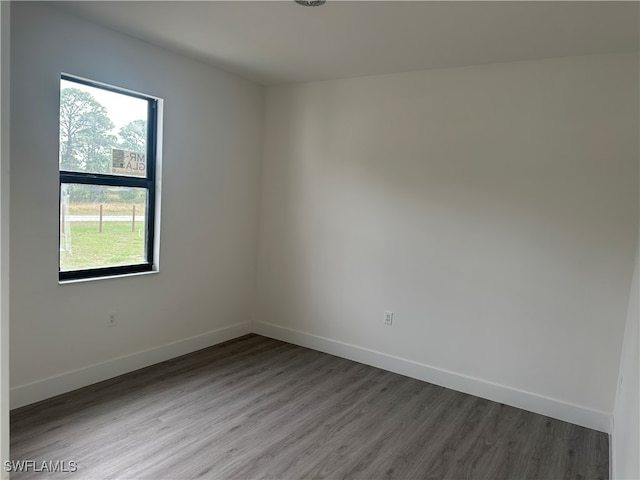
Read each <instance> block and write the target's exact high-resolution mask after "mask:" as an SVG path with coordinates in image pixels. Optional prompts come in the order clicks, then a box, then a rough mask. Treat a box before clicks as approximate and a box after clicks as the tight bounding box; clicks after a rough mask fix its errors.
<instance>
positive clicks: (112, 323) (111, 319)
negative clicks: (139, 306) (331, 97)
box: [107, 312, 117, 327]
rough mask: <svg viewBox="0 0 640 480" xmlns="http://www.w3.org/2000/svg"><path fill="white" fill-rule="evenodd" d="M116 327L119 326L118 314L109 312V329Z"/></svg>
mask: <svg viewBox="0 0 640 480" xmlns="http://www.w3.org/2000/svg"><path fill="white" fill-rule="evenodd" d="M116 325H117V322H116V312H109V318H108V319H107V327H115V326H116Z"/></svg>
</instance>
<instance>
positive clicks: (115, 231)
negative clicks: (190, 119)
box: [59, 75, 158, 280]
mask: <svg viewBox="0 0 640 480" xmlns="http://www.w3.org/2000/svg"><path fill="white" fill-rule="evenodd" d="M157 103H158V101H157V100H156V99H155V98H151V97H148V96H146V95H142V94H138V93H132V92H130V91H126V90H123V89H120V88H116V87H111V86H105V85H102V84H98V83H95V82H92V81H87V80H83V79H78V78H75V77H71V76H68V75H62V77H61V80H60V151H59V170H60V192H59V193H60V242H59V251H60V257H59V278H60V280H75V279H82V278H93V277H103V276H112V275H122V274H127V273H137V272H145V271H151V270H153V269H154V263H153V262H154V256H153V248H154V223H155V222H154V220H155V218H154V211H155V200H156V192H155V187H156V178H155V173H156V138H157V130H156V129H157V110H158V109H157Z"/></svg>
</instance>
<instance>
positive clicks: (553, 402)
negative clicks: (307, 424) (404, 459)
mask: <svg viewBox="0 0 640 480" xmlns="http://www.w3.org/2000/svg"><path fill="white" fill-rule="evenodd" d="M253 331H254V333H257V334H259V335H264V336H265V337H271V338H275V339H277V340H282V341H285V342H288V343H293V344H295V345H300V346H302V347H307V348H311V349H314V350H318V351H321V352H325V353H329V354H331V355H336V356H338V357H342V358H347V359H349V360H354V361H356V362H360V363H364V364H366V365H371V366H374V367H378V368H382V369H383V370H388V371H390V372H394V373H399V374H401V375H406V376H407V377H412V378H416V379H418V380H423V381H425V382H429V383H433V384H435V385H440V386H442V387H447V388H450V389H452V390H456V391H459V392H463V393H468V394H471V395H475V396H477V397H481V398H486V399H488V400H493V401H495V402H499V403H504V404H505V405H510V406H512V407H517V408H521V409H523V410H527V411H530V412H534V413H539V414H541V415H546V416H548V417H551V418H555V419H558V420H562V421H565V422H569V423H573V424H575V425H581V426H583V427H587V428H591V429H594V430H598V431H600V432H605V433H608V432H609V429H610V419H611V414H610V413H608V412H603V411H600V410H595V409H592V408H589V407H585V406H582V405H577V404H574V403H569V402H565V401H562V400H557V399H554V398H549V397H545V396H542V395H538V394H535V393H531V392H527V391H524V390H519V389H516V388H512V387H508V386H506V385H500V384H497V383H493V382H487V381H485V380H481V379H479V378H474V377H470V376H467V375H462V374H459V373H455V372H451V371H447V370H443V369H440V368H435V367H431V366H429V365H425V364H423V363H418V362H414V361H412V360H407V359H404V358H400V357H396V356H393V355H388V354H386V353H382V352H377V351H375V350H370V349H368V348H363V347H359V346H357V345H352V344H348V343H344V342H340V341H337V340H332V339H330V338H325V337H321V336H318V335H313V334H309V333H305V332H300V331H297V330H292V329H289V328H285V327H281V326H278V325H273V324H270V323H265V322H259V321H255V322H254V323H253Z"/></svg>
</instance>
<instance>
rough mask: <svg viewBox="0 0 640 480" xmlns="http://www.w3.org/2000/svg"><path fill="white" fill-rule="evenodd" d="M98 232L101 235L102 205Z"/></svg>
mask: <svg viewBox="0 0 640 480" xmlns="http://www.w3.org/2000/svg"><path fill="white" fill-rule="evenodd" d="M98 232H99V233H102V204H100V227H99V228H98Z"/></svg>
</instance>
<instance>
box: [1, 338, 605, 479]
mask: <svg viewBox="0 0 640 480" xmlns="http://www.w3.org/2000/svg"><path fill="white" fill-rule="evenodd" d="M608 452H609V444H608V438H607V436H606V435H605V434H604V433H600V432H596V431H593V430H589V429H587V428H583V427H578V426H575V425H572V424H569V423H565V422H561V421H558V420H553V419H551V418H548V417H544V416H542V415H536V414H534V413H530V412H526V411H524V410H520V409H517V408H513V407H508V406H505V405H501V404H499V403H495V402H491V401H488V400H483V399H481V398H477V397H473V396H471V395H466V394H463V393H459V392H455V391H453V390H449V389H446V388H442V387H438V386H435V385H431V384H428V383H425V382H421V381H419V380H414V379H411V378H408V377H404V376H401V375H397V374H394V373H390V372H386V371H384V370H380V369H377V368H373V367H369V366H366V365H362V364H359V363H355V362H352V361H349V360H344V359H341V358H338V357H334V356H331V355H327V354H324V353H320V352H316V351H314V350H309V349H306V348H302V347H298V346H295V345H291V344H288V343H284V342H280V341H276V340H272V339H269V338H265V337H261V336H258V335H249V336H246V337H242V338H239V339H236V340H233V341H231V342H227V343H224V344H221V345H218V346H214V347H211V348H207V349H205V350H201V351H198V352H195V353H192V354H189V355H185V356H183V357H179V358H177V359H173V360H170V361H167V362H163V363H160V364H158V365H154V366H151V367H148V368H145V369H142V370H138V371H136V372H133V373H130V374H127V375H123V376H120V377H117V378H114V379H111V380H107V381H105V382H101V383H98V384H95V385H92V386H89V387H86V388H83V389H80V390H76V391H74V392H70V393H67V394H64V395H61V396H58V397H55V398H52V399H48V400H45V401H42V402H39V403H37V404H33V405H30V406H27V407H23V408H21V409H18V410H15V411H13V412H12V414H11V458H12V459H13V460H35V461H36V465H37V466H38V468H39V469H42V465H41V462H43V461H67V462H68V461H74V462H77V471H76V472H75V473H60V472H58V473H50V472H46V471H45V472H41V473H37V472H35V471H33V470H31V471H29V472H23V473H14V474H13V475H12V478H13V479H27V478H40V479H41V478H55V479H69V480H71V479H116V478H118V479H153V480H160V479H181V480H182V479H191V478H210V479H291V480H293V479H303V478H305V479H306V478H327V479H423V478H424V479H443V478H449V479H472V478H473V479H550V480H551V479H605V478H608V474H609V473H608V472H609V453H608ZM67 466H68V464H67Z"/></svg>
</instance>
